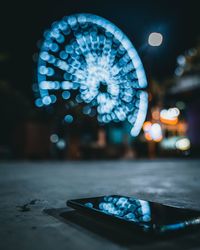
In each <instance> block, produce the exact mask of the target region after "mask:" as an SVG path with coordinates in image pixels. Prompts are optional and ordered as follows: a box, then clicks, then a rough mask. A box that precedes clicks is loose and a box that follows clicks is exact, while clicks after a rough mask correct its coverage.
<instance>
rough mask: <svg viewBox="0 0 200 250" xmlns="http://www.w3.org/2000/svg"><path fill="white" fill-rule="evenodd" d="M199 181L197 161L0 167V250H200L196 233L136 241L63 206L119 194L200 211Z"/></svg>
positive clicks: (51, 163)
mask: <svg viewBox="0 0 200 250" xmlns="http://www.w3.org/2000/svg"><path fill="white" fill-rule="evenodd" d="M199 179H200V160H199V161H198V160H193V161H188V160H185V161H183V160H180V161H178V160H168V161H134V162H123V161H118V162H89V163H88V162H62V163H61V162H39V163H36V162H34V163H33V162H17V163H14V162H11V163H3V162H1V163H0V249H2V250H7V249H9V250H10V249H12V250H13V249H15V250H18V249H19V250H32V249H34V250H40V249H41V250H47V249H48V250H51V249H53V250H55V249H60V250H69V249H77V250H80V249H136V250H137V249H141V250H142V249H153V250H157V249H200V233H198V232H196V233H193V234H191V235H184V236H179V237H178V238H172V239H163V240H157V241H153V242H149V241H147V240H146V239H145V238H143V239H142V240H138V239H137V236H135V235H134V234H132V235H131V236H130V235H129V236H127V235H126V233H125V232H124V231H123V230H122V231H120V228H112V227H110V225H105V224H104V223H101V222H98V221H96V220H95V219H91V218H88V217H87V216H83V215H79V214H78V213H77V212H74V211H72V210H71V209H69V208H66V205H65V203H66V200H68V199H71V198H73V199H75V198H80V197H92V196H101V195H105V194H123V195H127V196H135V197H138V198H141V199H148V200H151V201H157V202H163V203H165V204H168V205H176V206H180V207H188V208H195V209H199V210H200V180H199ZM44 209H47V210H46V212H45V211H44ZM130 233H131V232H130Z"/></svg>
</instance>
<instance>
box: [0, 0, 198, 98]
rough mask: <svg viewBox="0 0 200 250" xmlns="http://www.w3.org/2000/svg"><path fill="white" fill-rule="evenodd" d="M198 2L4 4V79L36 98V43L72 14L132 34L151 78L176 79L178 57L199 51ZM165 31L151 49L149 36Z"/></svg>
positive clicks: (0, 17)
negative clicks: (92, 17) (90, 16)
mask: <svg viewBox="0 0 200 250" xmlns="http://www.w3.org/2000/svg"><path fill="white" fill-rule="evenodd" d="M198 2H199V1H191V0H190V1H152V0H147V1H142V0H140V1H134V0H132V1H127V0H122V1H118V0H115V1H113V0H112V1H109V0H107V1H104V0H99V1H94V0H93V1H88V0H84V1H83V0H77V1H75V0H73V1H72V0H55V1H50V0H49V1H46V0H41V1H10V0H7V1H4V3H3V2H2V3H1V7H0V25H1V29H0V30H1V38H0V80H5V81H8V82H9V84H11V86H12V87H13V88H15V89H17V90H19V91H21V92H22V93H24V94H25V95H32V94H31V93H32V92H31V85H32V83H33V76H34V63H33V54H34V53H36V52H38V48H37V45H36V44H37V41H38V40H39V39H41V38H42V33H43V31H44V30H45V29H46V28H48V27H50V25H51V23H52V22H53V21H56V20H59V19H61V18H62V17H63V16H65V15H70V14H73V13H81V12H87V13H93V14H97V15H100V16H102V17H104V18H107V19H108V20H110V21H111V22H113V23H114V24H116V25H117V26H118V27H119V28H121V29H122V31H123V32H124V33H125V34H127V35H128V37H129V38H130V40H131V41H132V42H133V44H134V46H135V47H136V49H137V50H138V52H139V54H140V56H141V59H142V61H143V64H144V66H145V68H146V69H147V72H148V73H147V74H148V76H149V77H153V78H156V79H163V78H165V77H168V76H170V75H172V74H173V72H174V68H175V65H176V57H177V56H178V55H179V54H181V53H183V52H184V51H185V50H187V49H189V48H191V47H192V46H195V44H196V43H197V41H198V37H199V35H200V26H199V24H200V21H199V19H200V17H199V6H198ZM152 31H158V32H161V33H162V34H163V36H164V43H163V45H162V46H161V47H159V48H153V47H149V46H147V39H148V35H149V33H150V32H152Z"/></svg>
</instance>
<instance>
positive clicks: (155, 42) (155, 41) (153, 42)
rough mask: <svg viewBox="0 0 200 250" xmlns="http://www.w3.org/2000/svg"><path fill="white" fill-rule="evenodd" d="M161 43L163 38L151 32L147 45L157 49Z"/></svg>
mask: <svg viewBox="0 0 200 250" xmlns="http://www.w3.org/2000/svg"><path fill="white" fill-rule="evenodd" d="M162 42H163V36H162V34H161V33H158V32H152V33H151V34H150V35H149V38H148V43H149V45H150V46H153V47H157V46H160V45H161V44H162Z"/></svg>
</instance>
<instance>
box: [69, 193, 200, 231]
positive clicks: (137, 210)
mask: <svg viewBox="0 0 200 250" xmlns="http://www.w3.org/2000/svg"><path fill="white" fill-rule="evenodd" d="M67 205H68V206H70V207H73V208H75V209H79V210H82V211H87V212H92V213H93V214H96V215H98V214H99V215H104V217H107V218H112V220H113V219H114V220H116V221H118V222H125V223H126V224H129V225H133V226H135V227H138V228H140V229H142V231H144V232H150V231H151V232H152V231H155V232H158V233H165V232H169V231H178V230H180V229H185V228H190V227H191V226H198V225H200V211H195V210H190V209H184V208H177V207H170V206H166V205H163V204H159V203H155V202H149V201H145V200H140V199H136V198H133V197H126V196H119V195H111V196H102V197H95V198H86V199H77V200H69V201H68V202H67Z"/></svg>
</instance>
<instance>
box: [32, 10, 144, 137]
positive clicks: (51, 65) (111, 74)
mask: <svg viewBox="0 0 200 250" xmlns="http://www.w3.org/2000/svg"><path fill="white" fill-rule="evenodd" d="M40 48H41V49H40V53H39V57H38V86H39V92H38V94H39V97H38V99H37V101H36V103H35V104H36V106H37V107H42V106H48V105H52V104H53V103H55V102H56V100H57V99H58V98H55V97H56V96H57V95H61V96H62V99H63V101H66V102H67V101H72V102H73V103H82V104H85V105H84V106H83V113H84V114H85V115H89V116H94V115H95V114H96V113H97V120H98V121H99V122H100V123H104V124H105V123H109V122H112V121H114V122H119V121H125V120H127V121H128V122H129V123H130V124H131V125H132V129H131V131H130V133H131V135H132V136H137V135H138V134H139V132H140V129H141V127H142V125H143V122H144V120H145V117H146V112H147V106H148V95H147V93H146V92H145V91H144V90H143V89H145V88H146V86H147V80H146V76H145V72H144V69H143V65H142V63H141V60H140V58H139V56H138V54H137V52H136V50H135V48H134V47H133V45H132V43H131V42H130V40H129V39H128V38H127V37H126V35H125V34H124V33H123V32H122V31H121V30H120V29H119V28H117V27H116V26H115V25H114V24H112V23H111V22H109V21H108V20H106V19H104V18H101V17H98V16H96V15H92V14H76V15H72V16H65V17H64V18H63V19H62V20H60V21H57V22H54V23H53V24H52V26H51V28H50V29H48V30H46V31H45V32H44V40H43V42H42V43H41V47H40ZM52 95H53V96H54V98H52ZM95 110H96V112H95ZM66 117H67V116H66ZM66 117H65V121H66V122H68V123H69V119H68V118H69V117H68V118H66ZM70 122H72V121H71V120H70Z"/></svg>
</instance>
